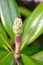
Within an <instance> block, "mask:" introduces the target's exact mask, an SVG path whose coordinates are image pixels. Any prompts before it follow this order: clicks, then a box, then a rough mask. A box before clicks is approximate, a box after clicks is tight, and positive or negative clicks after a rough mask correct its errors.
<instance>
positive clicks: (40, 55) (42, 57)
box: [32, 51, 43, 62]
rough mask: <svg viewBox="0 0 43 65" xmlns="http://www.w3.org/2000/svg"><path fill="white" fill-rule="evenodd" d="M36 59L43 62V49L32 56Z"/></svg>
mask: <svg viewBox="0 0 43 65" xmlns="http://www.w3.org/2000/svg"><path fill="white" fill-rule="evenodd" d="M32 57H33V58H35V59H36V60H39V61H41V62H43V51H40V52H38V53H36V54H34V55H33V56H32Z"/></svg>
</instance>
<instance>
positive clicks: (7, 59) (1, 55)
mask: <svg viewBox="0 0 43 65" xmlns="http://www.w3.org/2000/svg"><path fill="white" fill-rule="evenodd" d="M12 58H13V56H12V53H11V52H9V53H8V52H6V51H3V52H0V65H13V64H11V62H12Z"/></svg>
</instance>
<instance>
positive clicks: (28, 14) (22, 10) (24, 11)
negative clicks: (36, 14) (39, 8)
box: [20, 7, 31, 17]
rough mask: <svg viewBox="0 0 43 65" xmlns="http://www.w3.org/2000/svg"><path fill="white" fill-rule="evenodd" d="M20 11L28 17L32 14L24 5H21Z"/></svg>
mask: <svg viewBox="0 0 43 65" xmlns="http://www.w3.org/2000/svg"><path fill="white" fill-rule="evenodd" d="M20 11H21V14H22V15H24V16H26V17H29V16H30V15H31V11H30V10H28V9H26V8H24V7H20Z"/></svg>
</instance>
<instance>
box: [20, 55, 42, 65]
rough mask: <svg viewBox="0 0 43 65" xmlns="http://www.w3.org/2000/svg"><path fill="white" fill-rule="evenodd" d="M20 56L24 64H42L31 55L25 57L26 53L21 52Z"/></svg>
mask: <svg viewBox="0 0 43 65" xmlns="http://www.w3.org/2000/svg"><path fill="white" fill-rule="evenodd" d="M21 58H22V60H23V62H24V65H31V64H32V65H43V63H41V62H40V61H38V60H35V59H33V58H31V57H27V56H26V55H23V54H21Z"/></svg>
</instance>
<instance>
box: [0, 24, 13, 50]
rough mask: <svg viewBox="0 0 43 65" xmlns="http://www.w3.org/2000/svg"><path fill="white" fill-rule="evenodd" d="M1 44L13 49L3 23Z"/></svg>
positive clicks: (0, 33)
mask: <svg viewBox="0 0 43 65" xmlns="http://www.w3.org/2000/svg"><path fill="white" fill-rule="evenodd" d="M0 46H4V47H6V46H7V47H8V48H10V49H11V47H10V45H9V40H8V38H7V35H6V33H5V31H4V28H3V26H2V25H1V24H0ZM7 47H6V48H7ZM11 50H12V49H11Z"/></svg>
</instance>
